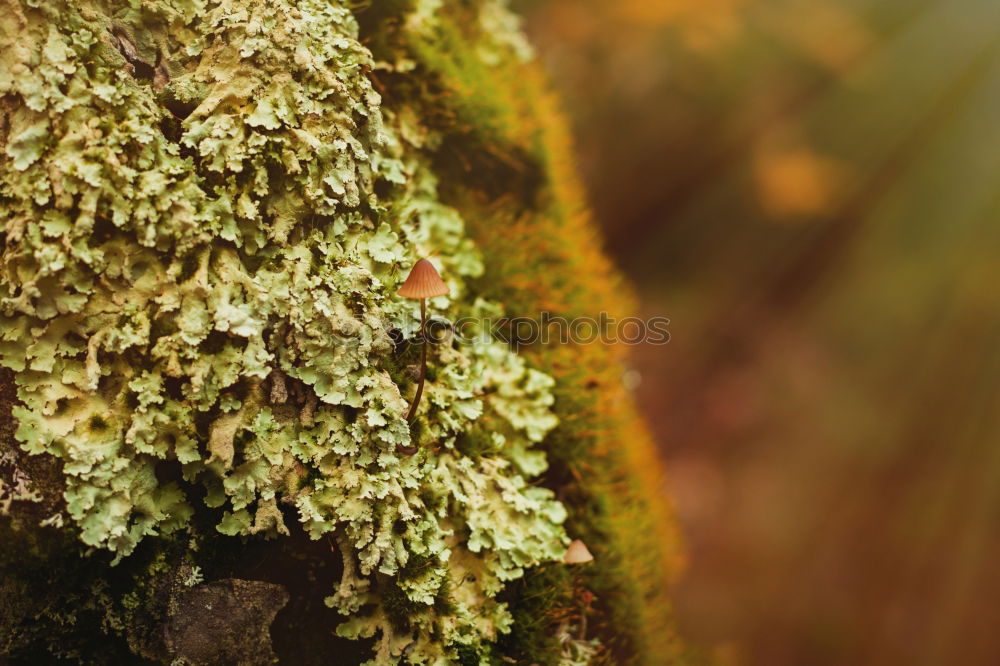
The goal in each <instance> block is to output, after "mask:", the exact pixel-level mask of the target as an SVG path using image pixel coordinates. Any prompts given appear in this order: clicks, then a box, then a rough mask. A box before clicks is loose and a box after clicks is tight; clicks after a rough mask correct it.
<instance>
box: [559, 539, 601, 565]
mask: <svg viewBox="0 0 1000 666" xmlns="http://www.w3.org/2000/svg"><path fill="white" fill-rule="evenodd" d="M593 560H594V556H593V555H591V554H590V551H589V550H587V545H586V544H585V543H583V542H582V541H580V540H579V539H573V543H571V544H570V545H569V548H567V549H566V556H565V557H563V562H565V563H566V564H583V563H584V562H592V561H593Z"/></svg>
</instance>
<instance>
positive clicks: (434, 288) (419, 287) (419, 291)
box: [396, 259, 449, 455]
mask: <svg viewBox="0 0 1000 666" xmlns="http://www.w3.org/2000/svg"><path fill="white" fill-rule="evenodd" d="M448 292H449V289H448V285H447V284H445V282H444V280H442V279H441V276H440V275H439V274H438V272H437V269H436V268H434V264H432V263H431V262H430V261H428V260H427V259H421V260H420V261H418V262H417V263H415V264H414V265H413V268H411V269H410V274H409V275H408V276H407V277H406V281H405V282H403V286H401V287H400V288H399V290H398V291H397V292H396V293H397V294H398V295H400V296H402V297H403V298H418V299H420V334H421V335H420V337H421V345H422V347H421V351H420V379H419V380H418V381H417V392H416V394H415V395H414V396H413V402H412V403H410V410H409V411H408V412H407V414H406V421H407V423H412V422H413V419H414V417H415V416H416V415H417V406H418V405H419V404H420V396H421V395H422V394H423V392H424V378H425V377H426V376H427V341H426V340H425V339H424V337H425V336H424V329H425V327H426V326H427V299H428V298H433V297H435V296H444V295H446V294H447V293H448ZM399 450H400V451H402V452H403V453H407V454H410V455H412V454H414V453H416V451H417V449H416V447H411V448H400V449H399Z"/></svg>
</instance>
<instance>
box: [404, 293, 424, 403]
mask: <svg viewBox="0 0 1000 666" xmlns="http://www.w3.org/2000/svg"><path fill="white" fill-rule="evenodd" d="M426 326H427V299H426V298H421V299H420V344H421V348H420V379H419V380H417V392H416V394H414V396H413V402H412V403H410V411H409V412H407V413H406V422H407V423H413V418H414V417H415V416H416V415H417V406H418V405H419V404H420V396H421V395H423V392H424V378H425V377H426V376H427V335H426V332H427V331H426Z"/></svg>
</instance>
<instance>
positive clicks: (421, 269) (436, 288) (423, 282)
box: [396, 259, 449, 298]
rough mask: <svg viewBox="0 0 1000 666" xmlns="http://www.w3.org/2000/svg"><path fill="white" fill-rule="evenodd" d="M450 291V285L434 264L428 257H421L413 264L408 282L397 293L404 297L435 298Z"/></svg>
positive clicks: (407, 278)
mask: <svg viewBox="0 0 1000 666" xmlns="http://www.w3.org/2000/svg"><path fill="white" fill-rule="evenodd" d="M448 291H449V289H448V285H446V284H445V283H444V280H442V279H441V276H440V275H438V272H437V269H436V268H434V264H432V263H431V262H429V261H428V260H427V259H421V260H420V261H418V262H417V263H415V264H413V268H411V269H410V274H409V275H408V276H406V282H404V283H403V286H402V287H400V288H399V291H397V292H396V293H397V294H399V295H400V296H402V297H403V298H433V297H434V296H444V295H445V294H447V293H448Z"/></svg>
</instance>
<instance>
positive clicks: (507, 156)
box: [0, 0, 686, 665]
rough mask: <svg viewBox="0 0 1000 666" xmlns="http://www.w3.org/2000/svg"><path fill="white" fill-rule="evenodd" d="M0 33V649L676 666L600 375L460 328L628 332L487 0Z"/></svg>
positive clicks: (648, 521) (570, 183)
mask: <svg viewBox="0 0 1000 666" xmlns="http://www.w3.org/2000/svg"><path fill="white" fill-rule="evenodd" d="M2 5H3V6H2V8H0V30H2V32H0V46H2V51H0V53H2V55H0V105H2V106H0V146H2V147H3V154H2V156H0V175H2V185H0V210H2V212H3V221H4V228H3V232H2V234H3V235H2V236H0V238H2V246H0V251H2V263H0V267H2V271H3V278H2V281H0V364H2V365H3V366H4V367H5V369H4V371H3V375H2V376H0V385H2V389H3V392H2V396H0V406H2V408H3V409H2V411H0V531H2V538H3V543H4V548H3V551H2V553H0V575H2V577H0V581H2V582H0V656H3V655H6V659H7V660H8V661H10V662H11V663H31V664H37V663H82V664H124V663H163V664H170V663H175V664H182V663H187V664H193V665H202V664H248V665H249V664H267V663H273V662H275V660H279V661H280V662H281V663H288V664H329V663H343V664H348V663H360V662H361V661H364V660H366V659H372V660H374V661H373V662H372V663H376V664H394V663H468V664H474V663H510V660H513V661H514V662H516V663H525V664H528V663H540V664H550V663H589V662H590V663H598V662H601V661H605V662H615V663H627V662H640V663H641V662H645V663H655V664H666V663H682V662H684V661H685V660H686V657H685V656H684V654H685V651H684V648H683V646H682V645H681V644H680V643H679V641H677V640H676V639H672V638H670V639H668V638H667V637H668V636H671V635H672V633H671V626H670V625H671V617H670V612H669V605H668V603H667V600H666V597H665V591H664V586H665V583H666V581H667V579H668V578H669V576H670V575H671V573H672V572H674V571H675V570H676V562H677V559H678V558H677V552H676V537H675V535H674V533H673V531H672V528H671V522H670V519H669V516H668V515H667V514H666V510H665V509H664V508H663V506H664V505H663V502H662V499H661V498H660V497H658V495H659V493H660V488H661V485H662V482H661V479H660V475H659V470H658V467H657V465H656V462H655V455H654V451H653V449H652V445H651V443H650V441H649V439H648V437H647V435H646V434H645V431H644V429H643V428H642V426H641V424H639V423H638V421H637V420H636V418H635V416H634V414H633V413H632V408H631V403H630V400H629V397H628V396H627V395H626V394H625V391H624V389H623V387H622V385H621V381H620V376H621V372H622V363H623V358H624V357H623V350H622V349H621V348H620V347H619V346H616V345H605V344H590V345H573V344H568V345H560V344H548V345H543V344H538V343H534V344H525V345H522V346H521V348H520V349H512V346H511V345H509V344H507V342H505V341H504V340H503V339H497V338H496V337H494V336H491V335H490V324H489V322H490V321H491V320H492V321H497V320H499V319H501V318H502V317H503V316H505V315H506V316H511V317H516V316H531V317H537V316H538V314H539V313H540V312H541V311H542V310H547V311H549V312H551V313H553V314H556V315H563V316H578V315H586V316H596V315H597V313H598V312H600V311H607V312H609V313H611V314H612V315H613V316H617V317H621V316H623V315H625V314H627V313H628V311H629V309H630V307H631V302H630V299H629V296H628V292H627V289H625V288H624V287H623V285H622V284H621V283H620V280H619V279H618V278H617V277H616V275H615V273H614V271H613V270H612V269H611V268H610V267H609V266H608V264H607V262H606V260H605V259H604V258H603V256H602V255H601V254H600V250H599V248H598V245H597V243H596V241H595V238H594V234H593V232H592V230H591V228H590V223H589V220H588V218H587V216H586V213H585V209H584V208H583V206H582V204H581V198H580V195H579V193H578V191H577V186H576V181H575V176H574V174H573V173H572V168H571V167H570V151H569V148H568V142H567V140H566V135H565V132H564V129H563V127H562V123H561V120H560V117H559V114H558V112H557V110H556V108H555V105H554V103H553V101H552V99H551V97H550V95H549V93H548V91H547V89H546V87H545V85H544V82H543V80H542V77H541V76H540V74H539V72H538V70H537V67H536V66H535V65H534V64H533V63H532V61H531V53H530V48H529V47H528V46H527V44H526V43H525V41H524V39H523V37H522V35H521V33H520V32H519V28H518V25H517V21H516V19H515V18H514V17H513V15H512V14H510V13H509V11H508V10H507V8H506V6H505V4H504V3H503V2H499V1H496V0H477V1H475V2H450V3H445V4H443V5H442V3H439V2H433V1H431V0H412V1H405V0H392V1H388V0H386V1H384V2H375V3H371V4H362V3H356V2H354V3H352V2H328V1H323V0H304V1H301V2H295V3H293V2H287V1H282V0H278V1H275V2H268V3H257V2H248V1H246V0H229V1H224V2H198V1H196V2H190V3H180V2H172V1H170V0H150V1H148V2H142V3H139V2H132V3H129V4H128V5H127V6H126V5H125V4H124V3H119V4H118V5H116V4H115V3H102V2H95V1H86V0H84V1H81V2H78V3H60V2H51V3H49V2H42V3H39V2H31V1H28V0H23V1H19V0H3V2H2ZM439 5H440V6H439ZM423 256H431V257H432V258H433V260H434V261H435V262H436V263H437V264H438V268H439V270H440V271H441V273H442V275H443V276H444V278H445V280H446V281H447V282H448V283H449V286H450V287H451V295H450V296H449V297H440V298H436V299H432V300H430V301H429V302H428V308H429V310H430V312H431V313H432V315H434V316H437V317H444V318H447V319H449V320H452V321H457V320H459V319H462V320H463V321H472V322H473V323H472V324H471V325H470V326H464V325H463V326H462V327H461V328H460V329H459V328H457V327H456V330H455V331H453V332H452V333H451V334H449V335H448V336H446V338H447V339H446V340H445V341H444V342H443V343H440V344H437V345H435V346H434V347H433V348H432V349H430V351H429V359H428V375H427V383H426V395H425V397H424V400H423V401H422V403H421V405H420V409H419V410H418V412H417V415H416V418H415V420H414V423H413V424H408V423H407V421H406V418H405V416H406V410H407V405H408V404H409V401H410V399H411V397H412V395H413V392H414V390H415V388H416V386H415V384H416V368H417V360H418V358H419V353H420V347H419V345H416V344H411V342H413V338H414V336H415V334H416V332H417V328H418V321H419V314H418V309H419V306H418V304H417V303H416V302H415V301H408V300H405V299H401V298H398V297H396V296H395V290H396V288H397V287H398V285H399V284H401V283H402V281H403V279H404V278H405V277H406V272H407V271H408V269H409V267H410V266H411V265H412V264H413V262H414V261H415V260H416V259H418V258H420V257H423ZM459 333H462V334H463V336H462V337H461V339H459V337H458V334H459ZM501 337H502V336H501ZM515 346H516V345H515ZM409 446H418V447H419V448H418V452H417V453H416V454H415V455H413V456H404V455H400V454H398V453H397V448H406V447H409ZM570 538H582V539H583V540H584V541H585V542H586V543H587V545H588V546H589V548H590V550H591V551H593V553H594V554H595V560H594V562H593V563H591V564H586V565H578V566H576V567H572V566H570V565H565V564H562V563H561V558H562V556H563V554H564V552H565V548H566V545H567V544H568V543H569V540H570ZM504 660H506V662H505V661H504Z"/></svg>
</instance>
